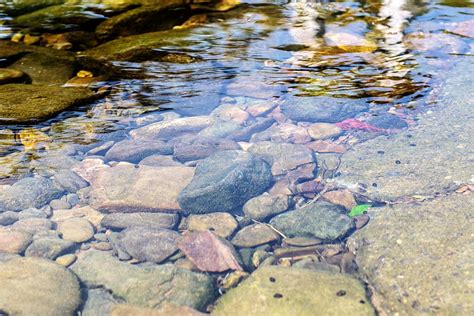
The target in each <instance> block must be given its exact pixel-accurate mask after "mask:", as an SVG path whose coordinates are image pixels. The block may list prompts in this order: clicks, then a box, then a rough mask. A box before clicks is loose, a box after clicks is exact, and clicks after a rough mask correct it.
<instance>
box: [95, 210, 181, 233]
mask: <svg viewBox="0 0 474 316" xmlns="http://www.w3.org/2000/svg"><path fill="white" fill-rule="evenodd" d="M178 222H179V215H178V214H172V213H142V212H137V213H114V214H106V215H105V216H104V218H102V221H101V222H100V224H101V225H102V226H103V227H106V228H109V229H125V228H130V227H135V226H143V227H149V228H167V229H173V228H174V227H175V226H176V225H177V224H178Z"/></svg>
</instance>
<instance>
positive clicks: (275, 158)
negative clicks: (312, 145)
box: [248, 142, 316, 175]
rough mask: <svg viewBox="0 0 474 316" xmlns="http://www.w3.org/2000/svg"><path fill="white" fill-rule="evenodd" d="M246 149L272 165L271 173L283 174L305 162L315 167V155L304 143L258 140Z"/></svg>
mask: <svg viewBox="0 0 474 316" xmlns="http://www.w3.org/2000/svg"><path fill="white" fill-rule="evenodd" d="M248 151H249V152H251V153H253V154H256V155H259V156H261V157H262V158H263V159H265V161H267V162H268V163H269V164H270V165H271V166H272V173H273V175H281V174H285V173H288V172H289V171H291V170H294V169H296V168H297V167H299V166H302V165H307V164H313V165H314V168H313V169H316V157H315V155H314V153H313V152H312V151H311V149H309V148H307V147H306V146H304V145H296V144H287V143H273V142H260V143H256V144H255V145H253V146H252V147H250V148H249V149H248Z"/></svg>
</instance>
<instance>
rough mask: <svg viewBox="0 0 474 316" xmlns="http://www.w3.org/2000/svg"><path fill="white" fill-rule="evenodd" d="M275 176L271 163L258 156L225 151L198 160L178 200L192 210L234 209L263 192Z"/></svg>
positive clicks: (191, 211)
mask: <svg viewBox="0 0 474 316" xmlns="http://www.w3.org/2000/svg"><path fill="white" fill-rule="evenodd" d="M272 180H273V177H272V175H271V171H270V166H269V165H268V164H267V163H266V162H265V161H264V160H262V159H261V158H259V157H258V156H256V155H253V154H250V153H246V152H243V151H237V150H228V151H221V152H218V153H216V154H214V155H212V156H210V157H209V158H206V159H204V160H202V161H201V162H199V163H198V165H197V168H196V173H195V175H194V177H193V179H192V181H191V182H190V183H189V185H187V186H186V187H185V188H184V189H183V190H182V191H181V193H180V194H179V197H178V201H179V205H180V206H181V208H182V209H183V210H184V211H185V212H188V213H197V214H203V213H212V212H219V211H221V212H222V211H223V212H232V211H235V210H238V209H239V208H240V207H241V206H242V205H243V204H244V203H245V202H247V200H249V199H250V198H252V197H254V196H257V195H259V194H261V193H263V192H264V191H265V190H266V189H267V188H268V187H269V186H270V185H271V183H272Z"/></svg>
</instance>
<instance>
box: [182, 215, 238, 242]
mask: <svg viewBox="0 0 474 316" xmlns="http://www.w3.org/2000/svg"><path fill="white" fill-rule="evenodd" d="M238 226H239V224H238V223H237V220H236V219H235V218H234V217H233V216H232V215H231V214H229V213H221V212H216V213H210V214H203V215H189V216H188V217H187V218H186V222H185V224H184V227H183V228H185V229H187V230H189V231H191V232H203V231H207V230H209V231H212V232H213V233H214V234H216V235H217V236H219V237H222V238H227V237H229V236H230V235H232V233H233V232H234V231H235V230H236V229H237V227H238ZM180 228H181V227H180Z"/></svg>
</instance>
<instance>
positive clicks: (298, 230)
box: [270, 202, 355, 241]
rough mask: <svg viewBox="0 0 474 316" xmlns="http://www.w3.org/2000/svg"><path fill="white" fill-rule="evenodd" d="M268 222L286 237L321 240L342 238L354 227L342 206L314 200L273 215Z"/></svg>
mask: <svg viewBox="0 0 474 316" xmlns="http://www.w3.org/2000/svg"><path fill="white" fill-rule="evenodd" d="M270 224H271V225H272V226H274V227H275V228H276V229H278V230H279V231H281V232H282V233H284V234H285V235H287V236H288V237H311V238H317V239H322V240H327V241H331V240H336V239H339V238H343V237H345V236H346V235H347V233H348V232H350V231H351V230H353V229H354V228H355V224H354V221H353V220H352V219H351V218H350V217H349V216H347V215H345V211H344V209H343V208H341V207H339V206H336V205H333V204H329V203H326V202H315V203H312V204H309V205H306V206H303V207H302V208H299V209H296V210H294V211H290V212H287V213H284V214H280V215H278V216H276V217H274V218H273V219H272V220H271V221H270Z"/></svg>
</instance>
